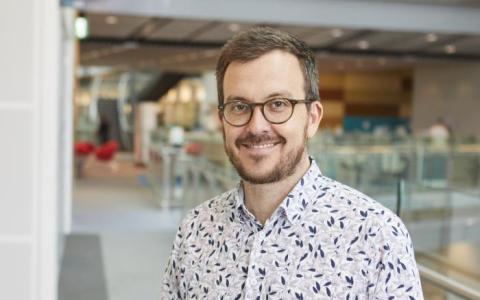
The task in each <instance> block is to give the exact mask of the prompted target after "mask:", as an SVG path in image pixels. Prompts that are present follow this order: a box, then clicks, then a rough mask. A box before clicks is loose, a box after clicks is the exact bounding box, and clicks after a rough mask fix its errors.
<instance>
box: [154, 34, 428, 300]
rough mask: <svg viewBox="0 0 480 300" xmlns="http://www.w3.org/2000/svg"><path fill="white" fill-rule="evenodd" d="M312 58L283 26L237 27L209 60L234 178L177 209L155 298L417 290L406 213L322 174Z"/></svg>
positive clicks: (404, 293) (393, 295)
mask: <svg viewBox="0 0 480 300" xmlns="http://www.w3.org/2000/svg"><path fill="white" fill-rule="evenodd" d="M317 77H318V75H317V71H316V65H315V60H314V56H313V54H312V52H311V51H310V50H309V49H308V48H307V46H306V44H305V43H304V42H302V41H300V40H298V39H297V38H295V37H293V36H292V35H290V34H287V33H283V32H280V31H276V30H273V29H269V28H262V27H257V28H254V29H251V30H248V31H246V32H242V33H240V34H237V35H236V36H235V37H234V38H233V39H232V40H230V41H229V42H228V43H227V44H226V45H225V46H224V48H223V49H222V52H221V55H220V58H219V61H218V64H217V84H218V95H219V116H220V119H221V123H222V127H223V128H222V130H223V136H224V143H225V151H226V153H227V154H228V156H229V158H230V161H231V162H232V164H233V165H234V166H235V168H236V170H237V171H238V173H239V174H240V176H241V178H242V181H241V182H240V183H239V184H238V186H237V187H236V188H234V189H233V190H230V191H228V192H226V193H224V194H222V195H220V196H218V197H216V198H214V199H212V200H210V201H208V202H205V203H203V204H202V205H200V206H198V207H197V208H195V209H194V210H193V211H191V212H190V213H189V214H188V215H187V216H186V218H185V219H184V221H183V223H182V225H181V226H180V228H179V231H178V234H177V236H176V238H175V241H174V246H173V250H172V254H171V257H170V260H169V262H168V266H167V270H166V272H165V278H164V291H163V295H162V299H352V300H354V299H423V296H422V291H421V286H420V280H419V276H418V271H417V268H416V265H415V259H414V255H413V248H412V243H411V241H410V237H409V235H408V232H407V230H406V229H405V227H404V225H403V224H402V222H401V221H400V220H399V219H398V218H397V217H396V216H395V215H394V214H393V213H392V212H390V211H389V210H388V209H386V208H384V207H383V206H381V205H380V204H378V203H377V202H375V201H373V200H372V199H370V198H368V197H367V196H365V195H363V194H361V193H359V192H357V191H355V190H353V189H351V188H349V187H346V186H344V185H342V184H340V183H338V182H335V181H333V180H331V179H329V178H327V177H325V176H323V175H322V174H321V172H320V170H319V168H318V166H317V165H316V163H315V161H314V160H313V159H312V158H310V157H309V156H308V154H307V149H306V143H307V140H308V139H309V138H311V137H313V136H314V135H315V133H316V131H317V129H318V126H319V123H320V120H321V119H322V105H321V103H320V102H319V101H318V100H319V92H318V84H317V82H318V80H317Z"/></svg>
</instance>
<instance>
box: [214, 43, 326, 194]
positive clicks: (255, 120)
mask: <svg viewBox="0 0 480 300" xmlns="http://www.w3.org/2000/svg"><path fill="white" fill-rule="evenodd" d="M223 90H224V95H225V99H224V100H225V102H229V101H233V100H243V101H248V102H255V103H263V102H265V101H267V100H270V99H272V98H279V97H283V98H290V99H297V100H300V99H304V98H305V91H304V77H303V73H302V71H301V67H300V63H299V61H298V59H297V58H296V57H295V56H294V55H292V54H290V53H288V52H284V51H280V50H274V51H271V52H268V53H267V54H265V55H263V56H261V57H259V58H257V59H255V60H252V61H249V62H246V63H240V62H237V61H234V62H232V63H231V64H230V65H229V66H228V68H227V70H226V72H225V77H224V81H223ZM321 115H322V107H321V104H320V103H319V102H318V101H316V102H315V103H313V104H312V105H311V110H310V111H308V110H307V107H306V105H305V104H302V103H299V104H297V105H296V106H295V108H294V111H293V115H292V117H291V118H290V119H289V120H288V121H287V122H285V123H283V124H271V123H269V122H268V121H267V120H265V118H264V116H263V114H262V112H261V109H260V107H258V106H257V107H256V108H255V109H254V111H253V115H252V118H251V120H250V122H249V123H248V124H246V125H244V126H241V127H235V126H232V125H230V124H228V123H227V122H226V121H225V120H223V119H222V120H221V121H222V126H223V135H224V141H225V151H226V153H227V155H228V157H229V158H230V161H231V162H232V164H233V165H234V167H235V168H236V169H237V171H238V173H239V174H240V176H241V177H242V178H243V179H244V180H245V181H248V182H251V183H255V184H264V183H272V182H277V181H279V180H282V179H284V178H286V177H288V176H289V175H292V174H293V173H294V172H295V170H296V167H297V166H298V165H299V163H300V162H302V160H307V159H308V158H307V153H306V148H305V147H306V140H307V138H310V137H312V136H313V135H314V134H315V132H316V130H317V128H318V125H319V123H320V119H321Z"/></svg>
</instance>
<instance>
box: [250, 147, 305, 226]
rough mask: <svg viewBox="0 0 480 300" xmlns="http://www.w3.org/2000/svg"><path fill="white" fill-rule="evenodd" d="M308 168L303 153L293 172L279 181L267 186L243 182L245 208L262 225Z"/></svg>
mask: <svg viewBox="0 0 480 300" xmlns="http://www.w3.org/2000/svg"><path fill="white" fill-rule="evenodd" d="M309 167H310V159H309V158H308V156H307V154H306V153H305V155H304V157H303V158H302V160H301V162H300V163H299V164H298V166H297V168H296V169H295V172H294V173H293V174H292V175H290V176H288V177H285V178H283V179H282V180H280V181H277V182H273V183H268V184H252V183H250V182H246V181H243V182H242V183H243V190H244V195H245V206H246V207H247V209H248V211H250V212H251V213H252V214H253V215H254V216H255V218H256V219H257V220H258V221H259V222H260V223H262V224H265V222H266V221H267V220H268V219H269V218H270V217H271V215H272V214H273V212H274V211H275V209H277V207H278V206H279V205H280V203H282V201H283V199H285V197H286V196H287V195H288V193H289V192H290V191H291V190H292V189H293V188H294V187H295V185H296V184H297V182H298V181H299V180H300V179H301V178H302V177H303V175H305V173H306V172H307V171H308V168H309Z"/></svg>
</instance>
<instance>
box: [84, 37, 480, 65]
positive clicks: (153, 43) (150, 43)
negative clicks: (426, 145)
mask: <svg viewBox="0 0 480 300" xmlns="http://www.w3.org/2000/svg"><path fill="white" fill-rule="evenodd" d="M81 43H82V44H110V45H115V46H119V45H125V46H126V47H132V45H134V46H135V47H171V48H189V49H199V50H202V49H220V48H221V47H222V46H223V43H222V42H197V41H176V40H129V39H122V38H115V37H111V38H109V37H90V38H87V39H85V40H82V42H81ZM312 50H313V51H314V52H315V53H317V54H327V53H328V54H339V55H363V56H386V57H400V58H405V57H410V58H429V59H447V60H465V61H480V55H475V54H460V53H455V54H444V53H431V52H420V51H388V50H375V49H367V50H360V49H341V48H334V47H329V46H326V47H314V48H312ZM92 51H95V50H92Z"/></svg>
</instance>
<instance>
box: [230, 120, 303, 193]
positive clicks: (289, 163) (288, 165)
mask: <svg viewBox="0 0 480 300" xmlns="http://www.w3.org/2000/svg"><path fill="white" fill-rule="evenodd" d="M223 140H224V147H225V152H226V153H227V156H228V158H229V160H230V162H231V163H232V165H233V166H234V167H235V169H236V170H237V172H238V175H240V177H241V178H242V179H243V180H244V181H247V182H250V183H252V184H267V183H274V182H278V181H281V180H283V179H285V178H287V177H289V176H291V175H292V174H294V173H295V171H296V169H297V166H298V165H299V163H300V161H301V160H302V158H303V155H304V153H306V151H305V149H306V141H307V126H305V128H304V131H303V141H302V143H301V144H300V145H299V146H297V147H295V148H293V149H291V150H290V151H289V152H288V153H287V154H286V155H285V157H282V158H281V159H280V161H279V162H278V163H277V164H275V166H274V167H273V169H271V170H270V171H269V172H267V173H265V174H261V173H260V172H258V170H255V169H254V170H251V169H247V168H246V167H245V166H244V165H243V163H242V161H241V159H240V157H239V156H238V155H236V154H235V153H234V152H233V151H232V149H231V147H229V146H228V145H227V143H226V142H225V131H223ZM270 142H273V143H278V142H280V143H281V144H285V143H286V139H285V138H284V137H281V136H278V137H276V136H272V135H268V134H262V135H254V134H252V133H249V134H247V135H246V136H245V137H240V138H238V139H237V140H236V141H235V146H236V147H237V148H240V147H241V145H242V144H259V143H270ZM263 159H265V157H261V156H260V157H255V158H253V160H254V162H255V163H259V162H260V161H261V160H263Z"/></svg>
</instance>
